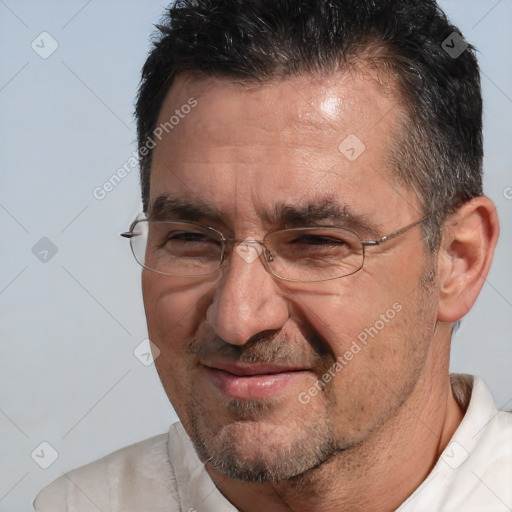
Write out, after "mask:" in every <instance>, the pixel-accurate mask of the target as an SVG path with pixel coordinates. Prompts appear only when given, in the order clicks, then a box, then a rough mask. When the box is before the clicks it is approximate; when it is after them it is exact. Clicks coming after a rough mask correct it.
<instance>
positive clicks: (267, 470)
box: [187, 403, 339, 482]
mask: <svg viewBox="0 0 512 512" xmlns="http://www.w3.org/2000/svg"><path fill="white" fill-rule="evenodd" d="M267 407H268V404H261V403H259V404H258V405H255V404H252V405H249V404H244V408H243V410H244V412H245V415H246V417H245V418H244V419H238V420H236V421H233V422H231V423H228V424H225V425H215V424H214V423H213V422H211V418H209V417H208V415H201V416H199V417H197V416H195V419H193V420H192V421H191V422H189V429H187V431H188V433H189V435H190V437H191V440H192V442H193V444H194V446H195V448H196V451H197V452H198V454H199V457H200V458H201V459H202V460H203V462H205V463H206V462H208V463H209V464H210V465H211V466H212V467H213V468H215V469H216V470H217V471H219V472H221V473H223V474H224V475H226V476H228V477H229V478H232V479H235V480H238V481H242V482H279V481H283V480H290V479H292V478H295V477H297V476H299V475H301V474H303V473H305V472H307V471H310V470H311V469H313V468H315V467H318V466H320V465H322V464H323V463H325V462H326V461H327V460H329V459H330V458H331V457H332V456H333V455H334V454H335V453H337V452H338V451H339V448H338V447H337V446H336V443H335V442H334V440H333V438H332V436H331V434H330V431H329V429H328V428H327V427H326V426H323V427H322V426H321V425H310V426H305V425H298V424H297V422H296V421H289V420H288V421H287V420H286V419H285V420H284V421H282V423H280V424H279V423H277V424H276V423H273V422H269V421H268V420H267V421H265V420H264V419H261V418H260V419H256V418H255V417H254V415H256V416H259V415H261V414H262V413H263V412H264V411H265V409H266V408H267ZM249 414H252V415H253V417H252V418H251V419H248V418H247V416H248V415H249ZM207 417H208V422H206V421H204V420H203V421H202V418H207ZM199 418H201V419H199Z"/></svg>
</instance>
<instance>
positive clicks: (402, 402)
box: [143, 72, 498, 512]
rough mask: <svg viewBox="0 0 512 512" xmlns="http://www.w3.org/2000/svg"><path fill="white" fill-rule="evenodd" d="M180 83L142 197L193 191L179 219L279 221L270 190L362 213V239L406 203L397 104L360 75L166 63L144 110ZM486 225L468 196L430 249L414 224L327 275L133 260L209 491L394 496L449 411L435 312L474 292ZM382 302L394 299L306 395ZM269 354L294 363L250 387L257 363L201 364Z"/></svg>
mask: <svg viewBox="0 0 512 512" xmlns="http://www.w3.org/2000/svg"><path fill="white" fill-rule="evenodd" d="M190 97H193V98H195V99H196V100H197V106H196V107H195V108H194V109H193V110H192V111H191V112H190V113H189V114H187V116H186V117H185V118H184V119H182V120H181V121H180V123H179V125H177V126H176V127H175V128H174V129H173V130H172V131H170V132H169V133H168V134H164V137H163V138H162V140H161V141H160V142H159V143H158V144H157V146H156V148H155V150H154V155H153V166H152V176H151V187H150V198H151V204H152V205H154V204H155V202H156V200H157V199H158V198H159V197H162V196H164V197H179V198H180V199H181V200H186V201H187V202H189V203H197V202H201V203H203V204H206V205H208V206H210V207H213V208H215V209H216V210H217V211H218V212H219V215H218V218H216V219H210V218H207V217H205V218H197V219H196V218H194V219H193V220H195V221H198V222H201V223H203V224H205V225H210V226H212V227H214V228H216V229H218V230H219V231H221V232H223V233H224V234H225V236H226V237H231V238H235V237H236V238H240V239H245V238H247V237H249V238H251V239H258V240H260V239H262V238H263V237H264V235H265V233H267V232H268V231H270V230H272V229H277V228H282V227H284V226H283V225H282V224H281V223H279V222H276V221H272V222H271V221H269V219H266V218H265V217H263V216H262V215H261V212H262V211H263V210H264V209H267V210H272V209H274V208H275V207H276V205H279V204H286V205H294V206H297V205H304V204H306V203H309V204H317V203H319V202H321V201H322V200H325V199H328V200H329V201H330V202H331V203H334V204H338V205H343V206H345V207H348V208H349V209H350V211H351V212H353V213H354V214H356V215H358V216H359V217H360V218H363V219H364V221H365V223H366V224H367V225H368V226H371V228H370V227H369V228H368V229H366V230H365V229H363V230H362V232H361V236H362V237H363V238H365V239H369V238H376V237H380V236H383V235H385V234H388V233H390V232H392V231H394V230H396V229H399V228H401V227H403V226H405V225H407V224H409V223H412V222H414V221H416V220H418V219H420V218H421V217H422V216H423V212H422V210H421V207H420V201H419V200H418V198H417V197H415V195H414V194H413V193H412V192H411V191H410V190H408V189H406V188H404V187H402V186H400V185H399V184H397V183H396V180H395V179H394V178H393V176H392V171H391V170H390V169H388V168H387V166H386V161H387V155H388V147H389V145H390V144H391V142H392V140H393V137H394V136H395V135H394V134H395V133H396V131H397V127H398V118H399V115H400V107H399V106H398V105H397V101H396V99H395V98H394V97H393V96H392V95H390V94H385V93H384V92H383V91H382V90H381V88H379V86H378V85H377V84H376V82H375V81H373V80H369V79H368V77H367V76H365V77H363V76H361V75H357V74H354V73H343V72H337V73H336V74H334V75H331V76H329V77H323V78H319V77H316V78H315V77H311V76H300V77H296V78H293V79H290V80H288V81H282V82H276V83H272V84H265V85H255V86H251V87H249V86H246V85H245V86H244V85H240V84H234V83H230V82H228V81H227V80H221V79H201V80H196V79H194V78H191V77H188V76H180V77H178V79H177V80H176V82H175V83H174V85H173V86H172V88H171V90H170V92H169V94H168V96H167V98H166V101H165V103H164V105H163V107H162V110H161V113H160V119H159V122H165V121H166V120H168V119H169V117H170V116H171V115H173V113H174V111H175V110H176V109H177V108H180V106H181V105H183V104H185V103H187V101H188V100H189V98H190ZM349 134H356V135H357V137H359V139H361V140H362V141H363V142H364V144H365V146H366V149H365V151H364V152H363V153H362V154H361V155H360V156H359V157H358V158H357V159H356V160H355V161H349V160H348V159H347V158H346V157H345V156H344V155H343V154H341V153H340V151H339V150H338V145H339V144H340V142H342V141H343V140H344V139H345V137H346V136H347V135H349ZM150 211H151V208H150ZM174 216H176V215H174V214H173V215H172V216H170V217H174ZM168 217H169V216H168ZM183 217H186V215H184V216H183ZM345 221H346V219H343V218H342V219H338V220H337V221H336V224H338V225H343V223H344V222H345ZM321 222H322V220H320V221H318V220H316V223H321ZM323 222H324V223H327V224H328V223H329V222H331V221H330V220H329V219H324V220H323ZM374 235H377V236H374ZM497 235H498V224H497V220H496V215H495V211H494V209H493V206H492V203H491V202H490V201H489V200H488V199H487V198H477V199H475V200H473V201H471V202H469V203H467V204H466V205H465V206H464V207H463V208H461V209H460V210H459V211H458V212H456V214H454V215H453V216H451V217H450V218H449V219H448V220H447V223H446V227H445V230H444V232H443V243H442V247H441V249H440V250H439V252H438V253H436V254H435V255H433V256H432V255H430V256H429V255H427V254H426V253H425V250H424V246H423V242H422V238H423V232H422V229H421V226H417V227H414V228H412V229H410V230H409V231H407V232H406V233H404V234H403V235H401V236H400V237H398V238H396V239H393V240H390V241H388V242H386V243H385V244H383V245H382V246H379V247H370V248H368V249H367V253H366V259H365V263H364V267H363V268H362V269H361V270H360V271H358V272H357V273H355V274H353V275H351V276H347V277H344V278H342V279H337V280H333V281H328V282H323V283H290V282H285V281H282V280H278V279H276V278H275V277H273V276H272V275H271V274H270V273H269V272H267V270H266V269H265V267H264V265H263V262H262V260H261V259H260V258H258V259H256V260H255V261H253V262H252V263H248V262H247V261H245V260H244V259H243V258H242V257H240V256H238V254H237V253H236V252H234V253H232V255H231V257H230V258H229V261H228V264H227V265H226V266H225V267H224V268H223V269H222V270H221V271H219V272H218V273H216V274H214V275H212V276H208V277H204V278H177V277H171V276H163V275H160V274H157V273H155V272H151V271H148V270H144V271H143V295H144V303H145V309H146V316H147V321H148V328H149V335H150V339H151V340H152V341H153V342H154V343H155V344H156V345H157V346H158V348H159V350H160V356H159V357H158V358H157V360H156V366H157V369H158V372H159V375H160V378H161V380H162V383H163V386H164V388H165V390H166V392H167V395H168V396H169V398H170V400H171V402H172V404H173V406H174V408H175V410H176V412H177V414H178V416H179V417H180V420H181V421H182V423H183V426H184V427H185V429H186V431H187V433H188V434H189V435H190V437H191V439H192V441H193V442H194V444H195V446H196V449H197V451H198V453H199V455H200V457H201V458H202V460H203V461H204V462H205V464H206V468H207V470H208V472H209V473H210V475H211V477H212V479H213V480H214V482H215V483H216V485H217V487H218V488H219V489H220V491H221V492H222V493H223V494H224V495H225V496H226V497H227V498H228V499H229V500H230V501H231V502H232V503H233V504H234V505H235V506H236V507H237V508H238V509H240V510H242V511H244V512H252V511H261V510H273V511H277V512H280V511H290V510H293V511H297V512H298V511H333V510H344V511H359V510H361V511H362V510H369V509H370V510H374V511H377V512H378V511H388V510H394V509H395V508H397V507H398V506H399V505H400V504H401V503H402V502H403V501H404V500H405V499H406V498H407V497H408V496H409V495H410V494H411V493H412V492H413V491H414V490H415V489H416V488H417V487H418V486H419V485H420V483H421V482H422V481H423V480H424V479H425V477H426V476H427V475H428V473H429V471H430V470H431V469H432V467H433V465H434V464H435V462H436V460H437V458H438V457H439V455H440V453H441V452H442V450H443V449H444V448H445V446H446V445H447V443H448V441H449V439H450V438H451V436H452V435H453V433H454V431H455V430H456V428H457V426H458V425H459V423H460V421H461V419H462V416H463V411H461V410H460V408H459V406H458V405H457V403H456V402H455V400H454V398H453V395H452V391H451V387H450V383H449V377H448V361H449V346H450V336H451V326H452V322H454V321H456V320H458V319H459V318H461V317H462V316H463V315H464V314H465V313H466V312H467V311H468V310H469V309H470V307H471V306H472V304H473V302H474V300H475V299H476V296H477V295H478V292H479V290H480V288H481V286H482V284H483V281H484V279H485V275H486V274H487V271H488V268H489V265H490V260H491V258H492V251H493V247H494V244H495V243H496V238H497ZM394 304H395V305H396V304H399V305H400V308H401V310H400V312H397V313H396V315H394V317H393V318H392V319H391V320H389V322H387V323H385V325H384V327H383V328H382V329H378V333H377V334H376V335H374V337H373V338H368V342H367V344H366V346H362V345H361V343H360V344H359V345H361V350H360V351H359V352H358V353H357V354H355V355H354V356H353V358H352V359H351V360H350V361H348V362H347V364H346V365H345V366H343V368H342V369H341V370H340V371H336V372H335V376H334V377H333V378H332V379H330V381H329V382H328V383H325V386H320V390H318V392H317V393H316V394H314V392H313V393H309V391H308V390H310V389H311V388H312V387H314V386H315V383H318V380H319V379H322V376H323V375H325V374H326V372H327V371H328V370H329V368H331V369H332V367H333V364H334V363H335V362H336V360H337V358H339V357H344V355H345V354H346V352H347V351H348V350H349V349H350V347H351V345H352V343H353V342H354V340H356V339H357V337H358V335H359V334H360V333H362V332H364V331H365V329H367V328H369V327H371V326H375V325H376V321H378V320H379V319H381V318H382V317H381V315H383V314H384V315H386V312H387V311H389V310H390V309H393V305H394ZM338 360H339V359H338ZM272 362H273V363H274V364H276V363H279V364H280V365H282V366H283V367H285V368H286V369H293V370H294V372H293V375H292V376H291V377H290V376H289V375H288V376H285V378H284V379H283V381H282V382H284V383H285V385H284V386H281V387H279V386H275V385H274V384H272V385H271V386H270V388H268V389H267V391H266V392H265V391H264V392H262V391H261V388H262V386H263V387H265V385H266V384H268V382H274V381H273V380H272V379H271V378H270V377H269V376H268V372H267V374H265V372H260V373H263V375H260V377H261V378H260V380H259V381H258V382H257V383H255V382H256V380H257V379H256V380H255V379H253V380H252V381H251V380H250V379H249V378H247V377H241V378H239V379H238V381H237V383H236V385H235V386H234V387H232V388H229V392H226V390H225V389H223V388H221V387H219V386H218V385H217V384H216V381H215V379H212V374H215V375H217V376H218V375H219V374H220V373H222V371H223V370H218V369H217V370H213V372H212V371H210V370H209V369H208V367H210V368H212V367H213V368H218V367H219V366H221V365H223V364H235V365H239V366H238V367H237V368H239V367H240V365H241V366H243V368H244V369H245V370H247V368H251V367H252V368H253V369H254V368H257V367H258V364H260V368H262V367H261V364H262V363H265V364H268V363H272ZM254 365H256V366H254ZM272 386H274V387H272ZM233 389H235V390H236V392H233ZM269 390H270V391H269ZM304 392H306V393H309V396H310V400H309V401H308V403H307V404H305V403H301V401H300V400H299V395H301V393H304ZM302 396H304V395H302Z"/></svg>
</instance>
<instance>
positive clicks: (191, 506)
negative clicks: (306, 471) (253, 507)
mask: <svg viewBox="0 0 512 512" xmlns="http://www.w3.org/2000/svg"><path fill="white" fill-rule="evenodd" d="M452 385H453V388H454V394H455V396H456V398H457V400H458V401H459V403H460V404H461V405H462V406H463V407H464V408H465V407H466V406H467V411H466V414H465V416H464V419H463V420H462V422H461V424H460V425H459V428H458V429H457V430H456V432H455V434H454V436H453V438H452V439H451V441H450V443H449V444H448V446H447V447H446V449H445V450H444V451H443V453H442V455H441V457H440V458H439V460H438V462H437V464H436V465H435V467H434V468H433V470H432V471H431V473H430V474H429V476H428V477H427V478H426V479H425V481H424V482H423V483H422V484H421V485H420V487H419V488H418V489H416V491H415V492H414V493H413V494H412V495H411V496H410V497H409V498H408V499H407V500H406V501H405V502H404V503H403V504H402V505H401V506H400V507H399V508H398V509H397V512H482V511H485V512H511V511H512V414H511V413H507V412H499V411H497V410H496V408H495V406H494V403H493V400H492V397H491V395H490V393H489V391H488V390H487V388H486V386H485V384H484V383H483V381H482V380H481V379H479V378H478V377H475V378H474V380H473V379H472V378H471V377H469V376H462V375H457V376H452ZM468 402H469V405H468ZM34 507H35V510H36V511H37V512H98V510H101V511H102V512H196V511H197V512H237V509H236V508H235V507H234V506H233V505H232V504H231V503H229V502H228V501H227V500H226V498H224V496H223V495H222V494H221V493H220V491H219V490H218V489H217V488H216V487H215V484H214V483H213V481H212V480H211V478H210V476H209V475H208V472H207V471H206V469H205V468H204V465H203V464H202V463H201V461H200V460H199V458H198V456H197V454H196V452H195V450H194V447H193V446H192V443H191V441H190V439H189V437H188V435H187V434H186V432H185V430H184V429H183V427H182V426H181V424H180V423H179V422H178V423H174V424H173V425H172V426H171V428H170V431H169V433H168V434H163V435H160V436H156V437H153V438H151V439H147V440H145V441H142V442H140V443H137V444H134V445H131V446H128V447H126V448H123V449H121V450H119V451H117V452H114V453H112V454H110V455H107V456H106V457H104V458H102V459H100V460H98V461H96V462H93V463H91V464H88V465H86V466H83V467H81V468H78V469H75V470H74V471H71V472H70V473H67V474H65V475H63V476H62V477H60V478H58V479H57V480H55V482H53V483H52V484H50V485H49V486H48V487H46V488H45V489H44V490H43V491H41V493H40V494H39V495H38V496H37V498H36V500H35V503H34Z"/></svg>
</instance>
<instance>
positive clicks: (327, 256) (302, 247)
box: [265, 227, 364, 282]
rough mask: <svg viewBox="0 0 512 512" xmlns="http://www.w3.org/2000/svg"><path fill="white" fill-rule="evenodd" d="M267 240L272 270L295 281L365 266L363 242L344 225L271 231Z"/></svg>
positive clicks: (324, 277) (339, 274)
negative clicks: (341, 226)
mask: <svg viewBox="0 0 512 512" xmlns="http://www.w3.org/2000/svg"><path fill="white" fill-rule="evenodd" d="M265 241H266V244H267V247H268V249H269V251H270V252H271V253H272V256H273V258H269V259H268V260H269V263H268V264H269V267H270V269H271V270H272V272H273V273H274V274H275V275H276V276H277V277H281V278H282V279H289V280H292V281H305V282H307V281H328V280H330V279H337V278H339V277H343V276H347V275H349V274H353V273H354V272H357V271H358V270H359V269H360V268H361V267H362V266H363V260H364V252H363V244H362V243H361V239H360V237H359V235H358V234H357V233H355V232H354V231H351V230H349V229H344V228H330V227H325V228H323V227H319V228H316V227H315V228H297V229H286V230H283V231H276V232H274V233H271V234H269V235H268V236H267V238H266V240H265Z"/></svg>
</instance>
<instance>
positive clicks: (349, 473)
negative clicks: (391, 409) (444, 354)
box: [206, 361, 463, 512]
mask: <svg viewBox="0 0 512 512" xmlns="http://www.w3.org/2000/svg"><path fill="white" fill-rule="evenodd" d="M438 364H439V361H432V362H431V365H432V366H437V368H436V369H437V371H438V372H439V370H440V368H439V366H438ZM443 366H446V367H445V368H443V370H444V371H443V376H442V377H437V378H434V377H433V374H432V372H431V371H429V370H432V368H426V371H425V372H424V373H423V376H422V378H420V380H419V381H418V383H417V386H416V388H415V390H414V392H413V393H412V394H411V396H410V397H409V399H408V400H407V401H406V402H404V404H403V405H402V407H401V408H400V410H399V411H398V413H397V415H396V416H395V417H393V418H391V419H390V420H389V421H387V422H386V424H384V425H382V426H381V427H380V428H379V429H378V430H376V431H375V432H373V433H372V434H371V435H370V436H369V437H368V438H366V439H365V441H364V442H362V443H360V444H359V445H357V446H355V447H353V448H351V449H349V450H346V451H344V452H341V453H337V454H336V455H334V456H333V457H332V458H331V459H330V460H329V461H327V462H326V463H324V464H323V465H321V466H320V467H318V468H316V469H314V470H311V471H308V472H307V473H305V474H303V475H300V476H298V477H296V478H294V479H291V480H287V481H281V482H278V483H247V482H239V481H236V480H233V479H230V478H228V477H226V476H225V475H223V474H221V473H220V472H218V471H217V470H215V469H214V468H212V467H210V466H209V465H207V466H206V468H207V470H208V472H209V474H210V476H211V477H212V479H213V481H214V482H215V484H216V486H217V487H218V488H219V490H220V491H221V492H222V493H223V494H224V496H225V497H226V498H227V499H228V500H229V501H230V502H231V503H232V504H233V505H235V506H236V507H237V508H238V509H239V510H241V511H243V512H258V511H261V510H272V511H275V512H285V511H287V512H290V511H293V512H306V511H308V512H312V511H314V512H328V511H329V512H330V511H333V510H337V511H339V510H343V511H344V512H359V511H366V510H372V511H375V512H388V511H391V510H395V509H396V508H398V507H399V506H400V505H401V504H402V503H403V502H404V501H405V500H406V499H407V497H408V496H410V495H411V494H412V493H413V492H414V490H415V489H417V488H418V486H419V485H420V484H421V482H423V480H425V478H426V477H427V476H428V474H429V473H430V471H431V470H432V468H433V466H434V465H435V463H436V462H437V459H438V458H439V456H440V454H441V452H442V451H443V450H444V448H445V447H446V445H447V444H448V442H449V440H450V439H451V437H452V436H453V434H454V432H455V430H456V429H457V427H458V426H459V424H460V422H461V421H462V418H463V411H462V410H461V408H460V407H459V405H458V404H457V402H456V400H455V398H454V396H453V393H452V389H451V385H450V379H449V375H448V367H447V363H446V365H443ZM369 483H371V485H370V484H369Z"/></svg>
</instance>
